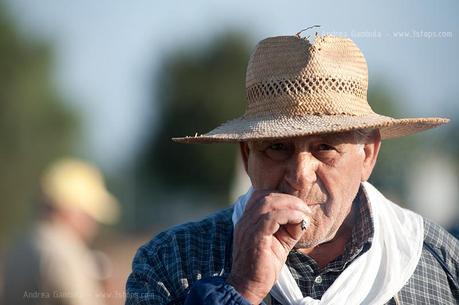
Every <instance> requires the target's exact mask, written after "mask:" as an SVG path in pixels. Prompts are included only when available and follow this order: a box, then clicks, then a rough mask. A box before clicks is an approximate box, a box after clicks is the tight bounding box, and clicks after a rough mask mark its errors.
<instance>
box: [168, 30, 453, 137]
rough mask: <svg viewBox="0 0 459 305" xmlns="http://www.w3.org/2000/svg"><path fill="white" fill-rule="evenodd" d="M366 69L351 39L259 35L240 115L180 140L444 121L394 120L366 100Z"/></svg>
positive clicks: (389, 131) (391, 128) (400, 127)
mask: <svg viewBox="0 0 459 305" xmlns="http://www.w3.org/2000/svg"><path fill="white" fill-rule="evenodd" d="M367 88H368V68H367V63H366V61H365V58H364V56H363V54H362V52H361V51H360V50H359V48H358V47H357V45H356V44H355V43H354V42H353V41H352V40H350V39H348V38H344V37H337V36H331V35H326V36H321V35H316V37H315V40H314V43H312V44H311V42H310V41H308V40H307V39H305V38H301V37H299V36H279V37H271V38H267V39H264V40H262V41H261V42H260V43H259V44H258V45H257V46H256V48H255V51H254V52H253V53H252V56H251V57H250V60H249V64H248V67H247V74H246V96H247V108H246V112H245V113H244V115H242V116H241V117H239V118H237V119H234V120H232V121H229V122H226V123H224V124H222V125H221V126H219V127H217V128H215V129H213V130H212V131H210V132H208V133H206V134H203V135H198V134H196V135H195V136H191V137H182V138H173V140H174V141H177V142H181V143H213V142H240V141H252V140H261V139H273V138H285V137H298V136H306V135H313V134H321V133H337V132H344V131H350V130H355V129H367V128H378V129H379V130H380V132H381V137H382V138H383V139H388V138H395V137H401V136H406V135H410V134H413V133H417V132H420V131H423V130H426V129H430V128H433V127H436V126H439V125H442V124H445V123H447V122H448V121H449V120H448V119H445V118H405V119H395V118H391V117H388V116H384V115H379V114H377V113H375V112H374V111H373V110H372V109H371V107H370V105H369V104H368V101H367Z"/></svg>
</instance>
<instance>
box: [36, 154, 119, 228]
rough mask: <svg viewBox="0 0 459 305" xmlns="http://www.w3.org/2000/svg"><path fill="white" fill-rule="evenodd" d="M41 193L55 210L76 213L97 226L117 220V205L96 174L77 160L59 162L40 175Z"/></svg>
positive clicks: (100, 177) (70, 159)
mask: <svg viewBox="0 0 459 305" xmlns="http://www.w3.org/2000/svg"><path fill="white" fill-rule="evenodd" d="M41 189H42V191H43V194H44V195H45V196H46V198H48V199H49V203H50V204H51V205H53V206H55V207H57V208H64V209H65V208H72V209H78V210H81V211H83V212H85V213H87V214H88V215H89V216H91V217H92V218H94V219H95V220H97V221H98V222H100V223H105V224H111V223H114V222H115V221H116V220H117V219H118V217H119V205H118V202H117V201H116V199H115V197H113V195H111V194H110V193H109V192H108V191H107V189H106V187H105V182H104V178H103V176H102V174H101V173H100V171H99V170H98V169H97V168H96V167H94V166H92V165H90V164H88V163H86V162H84V161H81V160H77V159H73V158H63V159H60V160H58V161H56V162H54V163H53V164H52V165H51V166H50V167H49V168H48V169H47V170H46V171H45V173H44V174H43V176H42V179H41Z"/></svg>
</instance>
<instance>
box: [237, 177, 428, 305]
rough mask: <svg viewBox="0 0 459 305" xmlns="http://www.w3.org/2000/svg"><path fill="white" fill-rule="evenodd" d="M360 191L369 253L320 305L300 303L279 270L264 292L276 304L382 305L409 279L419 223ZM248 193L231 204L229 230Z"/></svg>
mask: <svg viewBox="0 0 459 305" xmlns="http://www.w3.org/2000/svg"><path fill="white" fill-rule="evenodd" d="M362 186H363V190H364V192H365V194H366V197H367V199H368V205H369V207H370V209H371V211H372V215H373V221H374V237H373V242H372V244H371V247H370V249H368V251H367V252H365V253H364V254H362V255H360V256H359V257H358V258H356V259H355V260H354V261H353V262H351V264H349V265H348V266H347V267H346V269H345V270H344V271H343V272H342V273H341V274H340V275H339V276H338V278H337V279H336V280H335V281H334V282H333V284H332V285H331V286H330V287H329V288H328V289H327V291H326V292H325V293H324V294H323V296H322V298H321V299H320V300H317V299H313V298H311V297H303V294H302V293H301V291H300V288H299V287H298V285H297V283H296V282H295V280H294V278H293V276H292V274H291V273H290V270H289V269H288V267H287V266H286V265H285V264H284V266H283V267H282V269H281V271H280V273H279V276H278V279H277V281H276V283H275V284H274V286H273V287H272V289H271V292H270V294H271V295H272V296H273V297H274V298H275V299H276V300H278V301H279V302H280V303H282V304H284V305H288V304H292V305H319V304H321V305H322V304H327V305H328V304H333V305H335V304H336V305H338V304H352V305H354V304H372V305H375V304H376V305H377V304H385V303H386V302H388V301H389V300H390V299H391V298H392V297H393V296H394V295H395V294H396V293H397V292H398V291H400V289H402V287H403V286H404V285H405V284H406V282H407V281H408V280H409V279H410V277H411V276H412V275H413V273H414V270H415V269H416V266H417V264H418V262H419V259H420V257H421V252H422V246H423V242H424V222H423V219H422V217H421V216H420V215H418V214H416V213H414V212H412V211H409V210H406V209H403V208H401V207H400V206H398V205H396V204H395V203H393V202H391V201H390V200H388V199H387V198H385V197H384V196H383V195H382V194H381V193H380V192H379V191H378V190H377V189H376V188H375V187H374V186H372V185H371V184H370V183H368V182H363V183H362ZM252 193H253V188H252V187H251V188H250V189H249V190H248V191H247V193H245V194H244V195H242V196H241V197H239V198H238V199H237V200H236V202H235V203H234V210H233V216H232V220H233V225H234V226H235V225H236V224H237V222H238V221H239V219H240V218H241V217H242V215H243V213H244V209H245V206H246V204H247V202H248V201H249V199H250V197H251V195H252Z"/></svg>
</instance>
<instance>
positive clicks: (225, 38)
mask: <svg viewBox="0 0 459 305" xmlns="http://www.w3.org/2000/svg"><path fill="white" fill-rule="evenodd" d="M192 49H193V48H192V47H189V48H186V50H187V51H189V50H192ZM249 51H250V49H249V48H248V44H247V43H246V40H245V38H244V37H243V36H241V35H239V34H236V33H226V34H222V35H220V36H219V38H218V39H217V40H216V41H214V42H213V43H212V44H211V45H210V46H208V47H207V48H206V49H198V50H196V52H194V53H190V52H186V53H175V54H173V55H171V56H170V57H169V58H168V59H166V61H165V64H164V65H163V67H162V69H160V72H159V74H158V75H159V77H158V78H159V84H158V85H157V86H156V88H159V94H158V97H157V100H158V101H159V105H158V106H159V109H158V111H159V113H160V114H159V115H158V116H157V117H158V118H159V120H160V121H159V122H158V126H159V127H158V130H157V132H156V134H151V135H150V138H149V139H148V140H147V144H146V146H145V150H144V152H143V154H142V156H141V159H140V162H139V164H138V165H139V166H138V171H139V173H140V175H139V177H142V178H141V179H142V181H144V184H145V185H147V187H148V185H149V186H150V187H151V186H152V185H157V186H160V188H161V189H162V191H165V192H169V193H171V192H172V194H177V192H187V193H200V194H202V195H204V196H205V197H208V198H212V200H216V201H218V202H219V203H220V204H227V203H228V202H227V201H228V193H229V189H230V182H231V179H232V178H233V174H234V166H235V156H236V149H237V146H236V145H228V144H220V145H184V144H177V143H174V142H172V141H171V138H172V137H177V136H185V135H192V134H194V132H198V133H204V132H207V131H209V130H211V129H212V128H214V127H216V126H217V125H219V124H220V123H222V122H224V121H226V120H228V119H230V118H233V117H236V116H239V115H241V114H242V113H243V111H244V101H245V90H244V87H245V86H244V77H243V76H244V75H245V69H246V65H247V61H248V57H249ZM190 133H191V134H190ZM193 204H194V203H193Z"/></svg>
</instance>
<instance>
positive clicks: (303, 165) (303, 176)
mask: <svg viewBox="0 0 459 305" xmlns="http://www.w3.org/2000/svg"><path fill="white" fill-rule="evenodd" d="M317 166H318V161H317V159H315V158H314V156H313V155H312V154H311V153H310V152H300V153H296V154H294V155H293V156H292V158H291V159H290V162H288V164H287V169H286V180H287V182H288V183H289V184H290V185H291V186H292V187H293V188H294V189H296V190H306V189H308V188H309V187H311V186H312V184H313V183H314V182H316V180H317V175H316V170H317Z"/></svg>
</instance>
